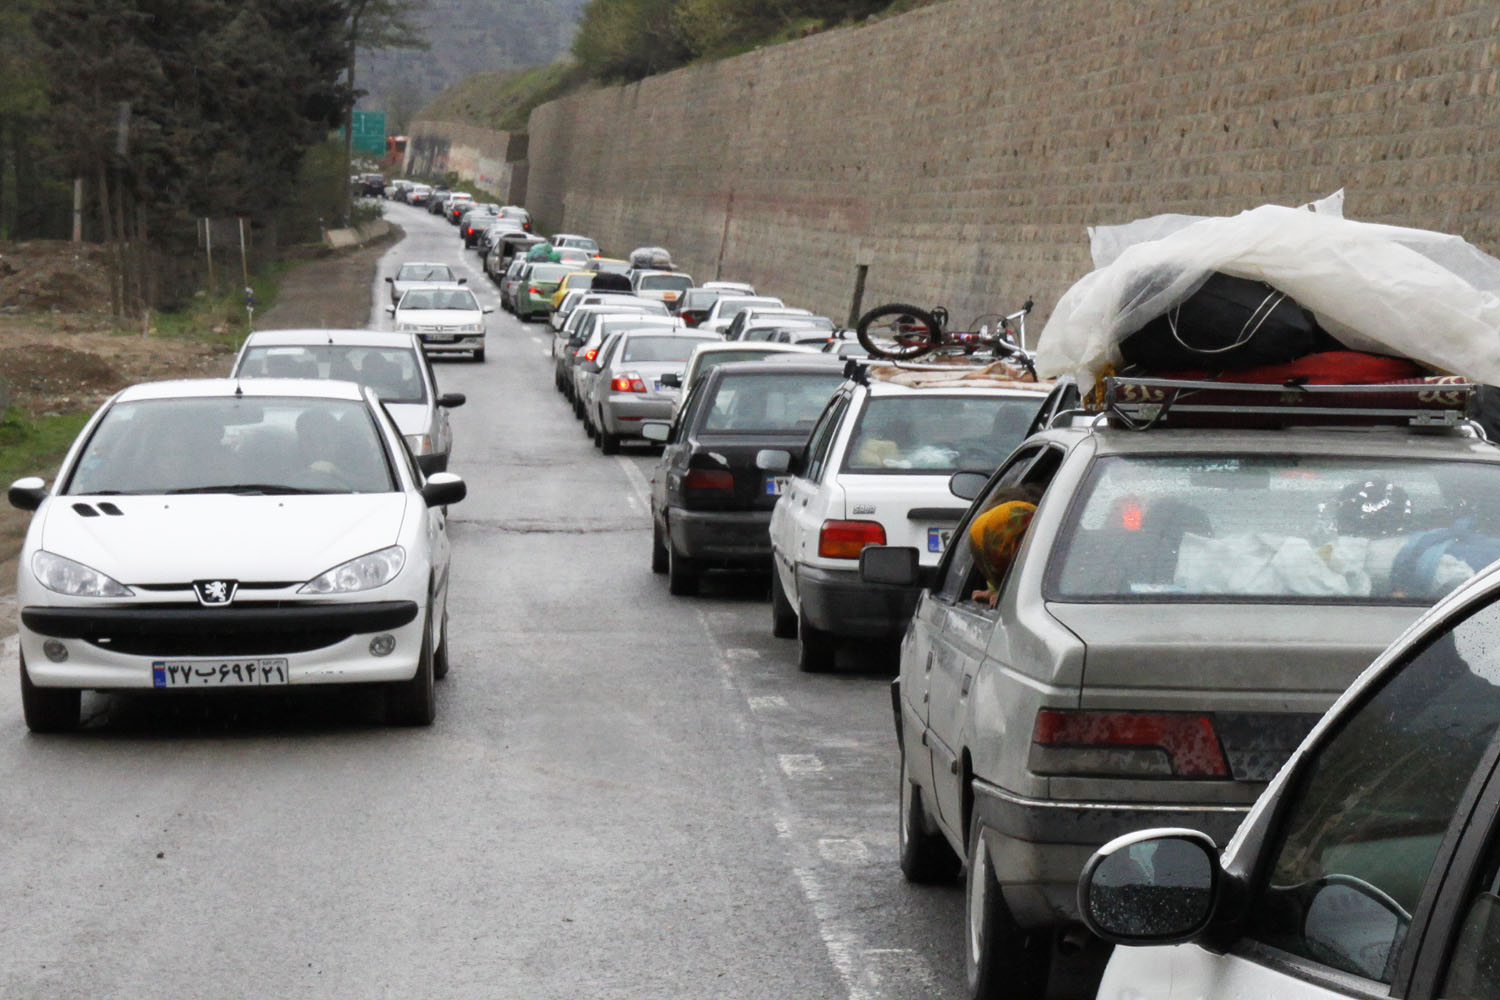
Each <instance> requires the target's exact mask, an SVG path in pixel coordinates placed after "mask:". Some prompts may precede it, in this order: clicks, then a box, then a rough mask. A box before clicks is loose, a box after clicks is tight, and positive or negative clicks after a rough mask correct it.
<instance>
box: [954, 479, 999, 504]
mask: <svg viewBox="0 0 1500 1000" xmlns="http://www.w3.org/2000/svg"><path fill="white" fill-rule="evenodd" d="M989 481H990V476H989V473H987V472H955V473H954V474H953V475H952V476H950V477H949V478H948V492H949V493H952V494H953V495H954V496H956V497H958V498H959V499H960V500H968V501H970V502H973V500H974V498H975V497H977V496H979V494H981V493H983V492H984V484H985V483H987V482H989Z"/></svg>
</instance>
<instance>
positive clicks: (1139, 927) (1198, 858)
mask: <svg viewBox="0 0 1500 1000" xmlns="http://www.w3.org/2000/svg"><path fill="white" fill-rule="evenodd" d="M1222 875H1223V871H1222V869H1220V867H1219V851H1218V848H1217V847H1216V846H1215V845H1214V842H1213V840H1211V839H1210V838H1209V837H1208V836H1207V835H1205V834H1202V833H1199V832H1198V831H1196V830H1180V829H1169V830H1143V831H1140V832H1137V833H1127V834H1125V835H1124V836H1123V837H1116V838H1115V839H1114V840H1111V841H1110V842H1109V843H1107V844H1105V845H1104V846H1103V847H1101V848H1099V850H1097V851H1095V852H1094V856H1093V857H1091V858H1089V861H1088V864H1086V865H1084V866H1083V874H1082V875H1081V876H1080V877H1079V879H1078V909H1079V912H1080V913H1082V915H1083V922H1084V923H1085V924H1086V925H1087V926H1088V929H1089V930H1091V931H1093V932H1094V933H1095V934H1097V935H1098V936H1099V937H1101V938H1103V939H1104V940H1105V941H1108V942H1110V943H1112V944H1126V945H1130V944H1134V945H1160V944H1180V943H1182V942H1184V941H1190V940H1192V939H1193V938H1194V937H1196V936H1197V935H1198V934H1200V933H1201V932H1202V931H1203V929H1204V928H1205V927H1207V926H1208V923H1209V920H1210V918H1212V916H1213V912H1214V907H1215V904H1216V903H1217V902H1218V892H1219V883H1220V880H1221V876H1222Z"/></svg>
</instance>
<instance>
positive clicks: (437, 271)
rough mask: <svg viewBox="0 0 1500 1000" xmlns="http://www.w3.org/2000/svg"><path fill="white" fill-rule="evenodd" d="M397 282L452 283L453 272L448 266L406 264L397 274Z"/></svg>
mask: <svg viewBox="0 0 1500 1000" xmlns="http://www.w3.org/2000/svg"><path fill="white" fill-rule="evenodd" d="M396 280H397V281H452V280H453V271H452V269H451V268H449V267H448V266H447V265H446V264H404V265H402V267H401V270H400V271H398V272H396Z"/></svg>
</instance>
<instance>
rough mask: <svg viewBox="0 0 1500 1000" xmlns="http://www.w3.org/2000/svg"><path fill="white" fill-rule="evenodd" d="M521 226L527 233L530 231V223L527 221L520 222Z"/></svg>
mask: <svg viewBox="0 0 1500 1000" xmlns="http://www.w3.org/2000/svg"><path fill="white" fill-rule="evenodd" d="M521 228H522V229H524V230H526V231H527V232H528V233H529V232H531V223H529V222H523V223H521Z"/></svg>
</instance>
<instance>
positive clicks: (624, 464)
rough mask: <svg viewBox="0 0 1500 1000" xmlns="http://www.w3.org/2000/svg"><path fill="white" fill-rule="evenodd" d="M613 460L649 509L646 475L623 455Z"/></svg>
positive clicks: (649, 486)
mask: <svg viewBox="0 0 1500 1000" xmlns="http://www.w3.org/2000/svg"><path fill="white" fill-rule="evenodd" d="M615 461H616V462H618V463H619V465H620V469H621V471H623V472H624V473H625V478H626V479H627V480H629V482H630V488H631V489H633V490H635V495H636V496H638V497H640V499H641V504H642V506H644V507H645V508H646V509H647V510H650V509H651V484H650V483H648V482H646V477H645V476H643V475H641V470H640V469H638V468H636V465H635V463H634V462H632V461H631V460H630V459H628V458H626V457H625V456H624V455H616V456H615ZM704 631H708V628H707V623H705V625H704Z"/></svg>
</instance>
